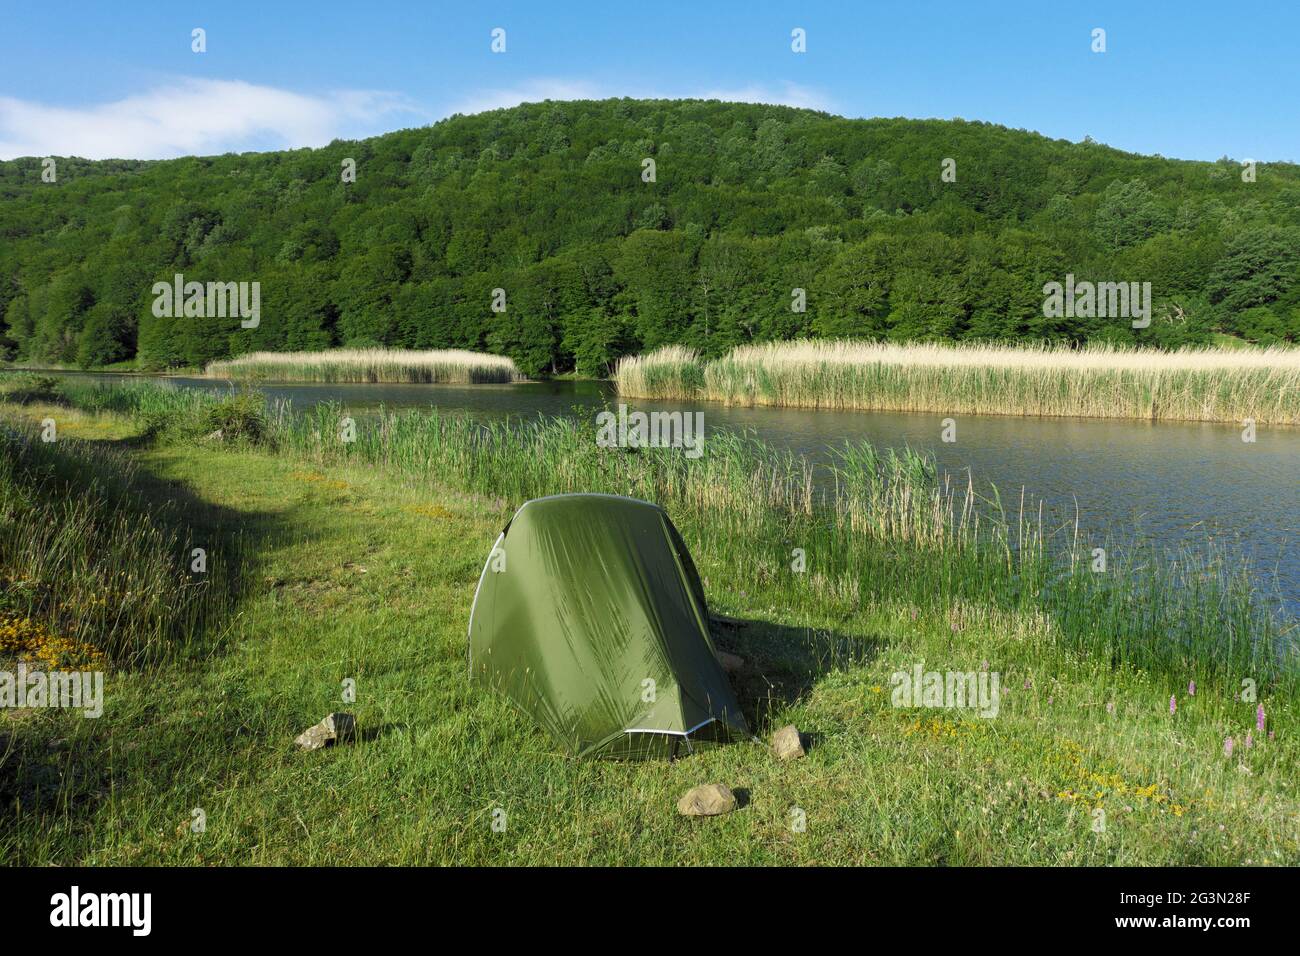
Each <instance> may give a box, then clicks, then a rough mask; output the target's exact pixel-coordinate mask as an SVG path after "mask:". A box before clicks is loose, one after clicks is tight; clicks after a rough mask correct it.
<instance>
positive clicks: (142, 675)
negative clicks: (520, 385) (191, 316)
mask: <svg viewBox="0 0 1300 956" xmlns="http://www.w3.org/2000/svg"><path fill="white" fill-rule="evenodd" d="M194 394H197V393H194ZM238 395H239V393H232V396H225V397H223V396H209V395H202V396H201V397H198V398H195V397H192V396H191V395H187V394H185V393H183V392H182V391H181V390H179V389H175V388H168V387H165V386H158V385H152V384H144V383H131V384H127V385H122V386H102V385H94V384H89V383H67V384H66V385H64V386H63V391H62V394H61V397H60V404H40V403H35V404H26V405H17V404H6V405H3V406H0V416H3V418H4V419H5V420H6V421H8V422H9V423H10V424H11V427H14V428H27V427H29V426H30V425H31V424H32V423H38V422H40V421H41V420H43V419H44V418H47V417H54V418H55V419H56V420H57V421H58V422H59V427H60V429H61V430H62V434H63V436H64V437H63V438H61V439H60V442H66V444H65V445H57V444H56V448H59V449H61V451H60V453H61V454H66V455H68V456H75V457H77V458H79V459H80V460H81V461H83V462H84V463H85V464H86V466H87V469H86V470H85V471H83V473H82V478H81V479H79V480H81V481H93V476H94V475H95V474H96V473H97V472H98V470H99V466H97V465H96V462H97V461H98V459H96V457H95V456H96V455H98V454H101V453H107V452H111V453H113V454H115V455H116V454H124V455H128V456H129V457H130V458H131V460H132V462H133V463H134V466H135V468H136V469H138V473H139V475H141V476H146V477H147V478H148V480H147V481H146V482H145V483H143V484H141V485H139V486H138V492H137V495H138V497H139V498H140V500H141V502H142V503H147V504H148V505H149V506H150V507H152V508H157V507H165V506H167V505H168V503H169V502H171V503H173V504H174V503H176V502H178V501H183V502H188V503H189V506H190V507H192V508H193V509H194V510H195V511H196V512H197V513H202V514H206V513H207V511H210V510H215V511H217V512H219V513H220V514H221V515H223V516H224V518H223V520H224V522H225V524H226V526H230V525H236V526H238V527H240V528H242V529H244V531H245V536H244V542H243V546H242V547H241V548H240V549H239V550H238V551H237V552H234V553H233V554H232V552H229V551H227V546H226V545H224V544H221V545H217V546H214V548H213V549H212V551H211V553H210V555H209V568H217V567H220V566H222V565H223V564H225V565H229V564H230V563H232V562H234V563H236V564H237V565H238V567H239V568H240V569H242V570H241V572H240V574H239V575H238V582H239V586H238V588H237V589H234V590H233V591H232V592H231V593H233V594H234V596H235V603H234V605H233V606H232V607H231V608H230V609H229V611H228V613H226V614H224V615H222V616H221V618H220V619H219V620H212V621H208V622H206V623H205V624H203V625H201V626H200V627H198V628H197V629H196V630H195V631H193V634H194V635H195V638H194V639H196V640H199V639H202V640H204V641H207V640H208V637H205V635H209V636H210V635H213V634H215V633H220V634H221V635H222V637H221V639H220V640H214V641H212V643H210V644H208V645H207V646H208V647H209V648H210V651H209V653H207V654H205V655H203V656H201V657H194V656H193V655H179V656H177V657H175V658H168V657H161V658H159V659H158V662H157V663H156V664H153V665H151V666H149V667H140V668H134V669H130V670H126V671H115V672H114V673H112V674H111V675H110V679H109V681H108V684H107V690H106V708H105V715H104V717H103V718H101V719H99V720H83V719H81V718H79V717H73V716H69V715H61V714H52V713H43V714H38V715H28V716H25V717H24V718H23V719H7V722H6V723H5V724H4V725H3V726H0V799H3V800H4V801H5V805H6V810H7V811H8V812H6V813H5V814H4V815H2V816H0V853H3V855H4V857H5V858H6V859H11V860H14V861H15V862H19V863H28V864H38V865H39V864H49V863H64V864H71V863H78V862H80V863H137V864H139V863H145V864H150V863H191V864H212V863H323V862H325V861H331V862H332V863H333V864H334V865H341V864H345V863H431V862H433V863H437V862H441V863H448V862H457V863H625V864H626V863H632V862H637V863H646V864H664V865H667V864H686V863H750V864H754V863H791V864H798V863H813V862H821V863H834V862H839V863H849V862H853V863H864V864H869V863H894V864H900V863H902V864H907V863H912V864H915V863H928V864H936V863H947V864H989V863H1010V864H1015V863H1022V864H1023V863H1039V864H1054V865H1068V864H1125V863H1127V864H1246V863H1251V864H1261V865H1268V864H1284V865H1294V864H1296V863H1297V862H1298V861H1300V844H1298V843H1297V832H1300V831H1297V828H1296V825H1295V824H1296V821H1297V818H1298V816H1300V798H1298V797H1297V794H1296V793H1295V792H1294V789H1293V788H1292V786H1291V782H1292V781H1294V779H1295V776H1296V772H1297V769H1298V764H1300V750H1298V749H1297V747H1296V744H1295V742H1294V740H1293V737H1294V734H1295V733H1296V731H1297V730H1300V714H1298V713H1297V711H1296V703H1295V701H1296V696H1295V689H1296V677H1295V664H1296V661H1295V657H1294V652H1293V651H1289V650H1287V648H1288V647H1291V646H1293V645H1291V644H1289V643H1288V642H1289V641H1291V640H1293V638H1294V634H1288V633H1286V632H1285V631H1284V628H1286V627H1287V626H1288V625H1287V624H1286V623H1285V622H1282V621H1279V620H1277V619H1275V618H1273V617H1272V616H1271V614H1270V613H1269V612H1268V611H1267V610H1266V608H1265V607H1264V605H1263V604H1262V603H1261V602H1260V601H1259V600H1258V596H1257V595H1254V594H1252V592H1251V591H1250V586H1249V584H1248V583H1247V580H1246V578H1245V577H1244V576H1243V575H1241V574H1240V569H1239V568H1237V567H1236V565H1235V563H1233V562H1223V561H1219V560H1217V559H1216V557H1215V556H1214V554H1213V553H1212V552H1209V553H1207V555H1203V556H1202V558H1201V559H1200V560H1199V561H1197V560H1190V561H1182V560H1179V561H1177V562H1171V561H1168V560H1164V559H1161V558H1160V557H1159V556H1158V555H1134V556H1133V558H1132V560H1131V561H1127V560H1125V559H1121V558H1119V557H1118V556H1117V558H1116V560H1115V561H1114V562H1113V563H1112V564H1111V566H1110V568H1109V570H1108V571H1107V573H1105V574H1094V573H1092V572H1091V571H1090V570H1089V569H1088V568H1087V565H1086V563H1085V559H1084V557H1083V556H1082V555H1083V554H1086V549H1087V547H1089V546H1090V545H1091V544H1093V542H1074V541H1073V540H1072V539H1071V537H1070V536H1068V535H1066V536H1065V537H1064V538H1061V537H1060V536H1058V535H1056V534H1054V533H1053V531H1052V529H1049V528H1043V527H1041V525H1040V524H1039V521H1038V519H1037V513H1036V511H1035V509H1033V508H1032V507H1030V506H1025V507H1021V506H1017V507H1015V508H1011V509H1004V508H1002V507H1000V506H999V505H998V504H997V503H996V502H990V501H983V500H979V499H978V498H977V497H975V496H973V492H972V490H971V489H970V488H968V487H957V486H945V485H943V484H942V483H940V482H938V481H937V479H936V478H935V474H934V470H933V466H932V464H931V463H930V462H929V461H928V460H926V459H924V458H922V457H919V456H916V455H912V454H886V453H880V452H878V451H876V450H875V449H873V448H871V447H870V446H866V445H855V446H848V447H846V448H845V449H844V452H843V454H842V455H841V456H840V459H839V461H838V463H837V465H836V467H835V470H834V472H833V473H832V474H831V476H830V477H831V481H830V483H829V485H825V484H819V483H815V482H813V481H812V480H811V475H810V474H809V466H808V465H807V464H806V463H804V462H803V460H802V459H797V458H793V457H790V456H785V455H780V454H775V453H773V452H772V451H771V450H769V449H767V448H766V447H765V446H762V445H760V444H759V443H757V442H755V441H752V440H749V439H746V438H744V437H743V436H731V437H727V436H724V435H722V434H717V435H711V436H710V439H709V445H708V447H707V449H706V453H705V454H704V456H702V457H701V458H699V459H696V460H692V459H687V458H685V457H684V456H682V455H680V454H675V453H674V452H673V450H671V449H641V450H625V449H609V448H600V447H598V446H596V445H595V442H594V440H593V436H592V429H591V428H590V427H588V426H587V425H585V424H584V423H582V422H578V421H574V420H538V421H536V422H532V423H514V424H504V423H500V424H494V425H482V424H478V423H475V422H473V421H472V420H469V419H467V418H463V417H456V416H446V415H442V414H439V413H437V412H436V411H407V412H385V413H383V414H381V415H379V416H377V417H358V418H357V419H355V420H354V424H355V426H356V440H355V441H344V440H342V437H343V436H344V435H346V434H348V430H347V428H346V427H345V423H344V421H343V419H344V418H345V417H351V416H349V415H348V414H347V410H346V409H343V408H341V407H338V406H318V407H317V408H316V409H315V410H314V411H312V412H311V413H308V414H304V415H292V414H290V412H289V410H288V409H287V408H286V407H284V406H282V405H276V406H272V407H263V408H262V409H261V421H262V422H263V423H264V428H263V429H262V430H261V431H260V432H259V433H258V434H256V435H250V436H247V437H245V438H239V439H235V440H227V439H226V438H225V437H224V436H223V437H221V438H215V437H213V436H212V435H210V434H202V433H201V429H199V428H195V427H193V425H192V424H191V423H192V421H193V420H194V418H195V416H201V415H208V417H209V418H210V417H212V416H213V415H216V416H217V417H220V416H219V415H218V414H217V413H204V412H203V411H202V406H203V405H208V404H210V405H214V406H215V405H221V404H222V403H225V402H229V401H231V400H232V398H233V397H238ZM245 396H246V397H245V398H244V399H243V400H244V401H246V402H254V401H255V396H252V395H250V394H249V393H245ZM124 442H125V443H124ZM102 467H103V470H104V471H105V472H116V470H117V469H116V466H113V467H109V466H107V465H104V466H102ZM819 488H820V489H822V490H820V491H819V490H818V489H819ZM69 490H70V489H69ZM571 490H584V491H610V492H615V493H622V494H630V495H635V496H638V497H643V498H647V499H651V500H656V501H659V502H660V503H662V504H664V505H665V507H667V508H668V510H669V511H670V513H671V514H672V517H673V520H674V522H675V523H676V524H677V525H678V527H679V529H680V530H681V531H682V534H683V537H684V538H685V540H686V541H687V543H688V546H689V547H690V549H691V552H692V555H693V556H694V558H695V561H696V563H697V565H698V566H699V570H700V573H701V575H702V577H703V579H704V582H705V588H706V593H707V595H708V598H709V601H710V604H711V607H712V608H713V609H714V610H715V611H717V612H721V613H723V614H726V615H728V616H729V617H731V618H734V619H735V620H736V621H737V622H738V623H733V624H731V625H728V626H727V627H726V628H724V629H723V630H720V631H719V633H718V640H719V641H720V642H721V643H722V644H723V646H724V647H725V648H726V649H728V650H730V651H732V652H734V653H737V654H740V655H741V656H743V657H744V658H745V660H746V664H745V667H744V668H743V669H742V670H741V671H740V672H739V673H738V674H737V675H736V676H735V677H734V678H733V681H734V683H735V685H736V688H737V692H738V695H739V697H740V698H741V700H742V703H743V706H745V708H746V710H747V712H748V714H749V716H750V717H751V718H752V721H753V725H754V727H755V728H756V729H757V731H758V732H759V733H762V734H767V733H770V731H771V730H773V729H774V728H775V727H777V726H780V725H782V724H784V723H790V722H793V723H796V724H798V726H799V727H800V728H801V729H804V730H805V731H806V732H807V733H808V734H809V735H810V736H811V740H812V746H811V749H810V752H809V755H808V757H807V758H805V759H804V760H802V761H799V762H798V763H796V764H779V763H777V762H775V761H774V760H772V758H771V757H770V755H769V754H768V753H767V751H766V749H765V748H763V747H762V746H759V745H748V744H741V745H736V746H733V747H727V748H721V749H718V750H712V751H708V752H705V753H701V754H698V755H694V756H692V757H689V758H686V759H683V760H680V761H677V762H675V763H665V762H656V763H646V764H618V763H614V764H609V763H586V762H580V761H570V760H566V759H564V758H562V757H561V756H558V755H556V754H554V753H553V752H552V751H551V748H550V746H549V744H548V742H547V741H546V739H545V738H544V736H543V735H542V734H541V733H540V732H539V731H538V730H537V729H536V728H535V727H533V726H532V725H531V724H529V723H528V722H527V721H526V720H524V719H522V718H521V717H520V716H519V715H518V714H517V713H516V712H515V711H514V710H513V709H512V708H510V707H509V705H507V704H505V703H504V702H502V701H500V700H498V699H496V698H494V697H493V696H491V695H489V694H484V693H481V692H478V691H473V690H471V688H470V687H469V685H468V682H467V681H466V680H465V676H464V625H465V621H466V620H467V617H468V614H469V608H470V603H471V601H472V598H473V593H474V587H475V583H476V581H477V579H478V575H479V572H480V570H481V567H482V562H483V560H484V558H485V557H486V553H487V550H488V549H489V548H490V546H491V542H492V541H493V539H494V538H495V536H496V533H497V532H498V531H499V530H500V527H501V525H502V523H503V521H505V520H507V519H508V518H509V516H510V514H512V513H513V510H514V509H515V508H516V507H517V506H518V505H519V504H520V503H521V502H522V501H523V500H525V499H527V498H530V497H535V496H538V495H541V494H548V493H556V492H563V491H571ZM64 497H65V498H67V497H70V495H68V494H67V493H65V494H64ZM195 502H202V503H203V504H202V506H198V505H195V504H194V503H195ZM205 509H207V510H205ZM187 543H188V542H187ZM1079 547H1082V548H1083V549H1084V551H1083V552H1079V551H1078V548H1079ZM795 548H799V549H802V550H803V552H804V555H805V558H806V568H805V570H803V571H796V570H795V569H794V566H793V565H792V552H793V549H795ZM164 550H167V549H164ZM6 591H7V589H6ZM917 664H921V665H923V668H924V669H925V670H927V671H929V670H939V671H945V670H949V669H953V670H962V671H981V670H984V669H987V670H990V671H993V672H997V673H998V674H999V675H1000V678H1001V686H1002V688H1003V689H1004V691H1005V693H1004V695H1003V697H1002V698H1001V702H1000V709H999V713H998V716H997V717H995V718H991V719H982V718H978V717H975V716H973V715H972V714H970V713H969V712H966V711H954V710H942V709H940V710H916V709H902V708H896V707H893V706H891V685H890V680H891V675H892V674H893V673H894V672H896V671H909V672H910V671H911V670H912V669H913V667H914V666H915V665H917ZM348 678H351V679H352V680H353V681H354V682H355V687H356V701H355V703H354V704H351V705H349V709H352V710H354V711H355V712H356V715H357V719H358V726H359V727H360V728H361V734H360V737H359V740H358V741H357V742H356V743H355V744H351V745H344V746H340V747H338V748H334V749H331V750H327V751H322V752H319V753H316V754H299V753H294V752H293V751H292V749H291V747H290V741H291V740H292V738H293V736H294V735H295V734H296V733H298V732H299V731H300V730H301V729H302V728H304V727H306V726H308V725H309V724H311V723H314V722H315V721H317V720H319V718H320V716H321V715H322V714H323V713H325V712H328V711H330V710H335V709H339V707H340V705H339V704H338V699H339V693H340V684H341V682H342V681H344V680H345V679H348ZM1247 678H1248V679H1249V680H1250V682H1251V684H1250V686H1251V687H1252V688H1253V690H1252V692H1251V696H1254V695H1255V694H1256V693H1257V697H1256V699H1247V697H1246V695H1245V694H1244V692H1243V686H1245V685H1243V679H1247ZM1193 682H1194V686H1193ZM1260 708H1262V710H1261V709H1260ZM55 738H57V739H59V740H60V741H62V742H61V743H60V744H59V746H57V747H53V746H51V745H50V743H49V742H50V741H51V740H53V739H55ZM1229 738H1230V739H1231V740H1232V741H1234V745H1233V747H1231V748H1227V747H1226V741H1227V740H1228V739H1229ZM1228 749H1231V754H1228V753H1227V750H1228ZM67 767H75V768H76V772H75V773H71V774H65V775H62V776H61V775H60V770H61V769H63V768H67ZM703 779H710V780H713V779H717V780H722V781H725V782H728V783H729V784H730V785H731V786H733V788H735V787H740V788H742V789H744V790H746V791H748V794H749V798H748V803H747V805H746V806H745V807H744V808H743V809H742V810H741V811H740V812H738V813H736V814H733V815H731V816H729V817H727V818H724V819H719V820H713V821H708V822H707V824H706V825H704V826H700V825H698V821H690V820H683V819H682V818H680V817H678V816H677V815H676V814H675V812H674V809H673V806H674V802H675V800H676V798H677V797H678V796H680V793H681V792H683V791H684V790H685V789H687V788H688V787H690V786H692V785H694V784H696V783H698V782H699V781H700V780H703ZM195 807H199V808H201V809H202V810H203V811H204V815H205V819H206V830H205V832H203V833H201V834H200V833H195V832H193V831H192V829H191V828H190V826H189V824H190V822H191V820H192V810H193V808H195ZM792 807H798V808H800V809H802V810H804V811H805V813H806V815H807V820H808V825H807V827H806V829H804V830H802V831H795V830H792V829H791V828H790V826H789V820H790V811H791V808H792ZM497 808H501V809H504V810H505V811H506V814H507V819H508V821H509V823H508V826H507V827H506V829H505V831H504V832H500V831H499V830H497V829H494V827H493V820H494V819H495V818H496V817H495V815H494V813H493V811H494V809H497ZM1098 808H1101V809H1102V810H1104V820H1105V827H1104V829H1103V830H1102V831H1101V832H1097V831H1096V830H1095V829H1094V827H1095V823H1096V820H1097V819H1098V815H1097V814H1096V813H1095V812H1094V811H1095V810H1096V809H1098Z"/></svg>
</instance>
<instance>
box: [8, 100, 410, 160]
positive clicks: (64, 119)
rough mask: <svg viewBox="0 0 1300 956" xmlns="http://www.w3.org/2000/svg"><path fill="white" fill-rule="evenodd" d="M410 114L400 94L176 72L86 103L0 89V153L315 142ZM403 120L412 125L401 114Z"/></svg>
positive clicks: (154, 152)
mask: <svg viewBox="0 0 1300 956" xmlns="http://www.w3.org/2000/svg"><path fill="white" fill-rule="evenodd" d="M395 114H406V115H407V116H408V117H409V116H412V115H414V116H417V117H419V119H418V120H417V121H418V122H427V121H428V117H427V116H424V115H423V114H421V113H420V111H419V110H417V109H415V108H414V107H413V106H411V104H410V103H409V102H408V101H406V100H405V99H404V98H402V97H400V96H398V95H396V94H393V93H383V92H377V91H366V90H343V91H339V92H334V93H329V94H326V95H322V96H306V95H303V94H301V93H292V92H289V91H288V90H280V89H275V88H274V87H269V86H255V85H253V84H251V83H244V82H241V81H233V80H180V81H178V82H177V83H176V84H175V85H172V86H169V87H163V88H158V89H154V90H150V91H149V92H146V93H141V94H137V95H134V96H128V97H126V98H125V99H121V100H117V101H116V102H112V103H104V104H100V105H96V106H87V107H59V106H46V105H44V104H41V103H33V102H30V101H26V100H19V99H14V98H12V97H0V159H13V158H15V157H18V156H81V157H84V158H86V159H120V158H127V159H166V158H170V157H175V156H192V155H211V154H214V153H224V152H231V151H235V152H239V151H242V150H250V149H284V148H289V147H301V146H323V145H325V144H326V143H328V142H329V141H330V140H332V139H335V138H336V137H344V138H353V137H356V136H365V135H373V134H375V133H381V132H386V131H387V130H389V129H392V128H394V127H395V125H396V122H395V120H394V116H395ZM407 125H412V124H411V122H410V121H409V120H408V123H407Z"/></svg>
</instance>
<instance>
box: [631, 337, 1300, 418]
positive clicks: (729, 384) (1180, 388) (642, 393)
mask: <svg viewBox="0 0 1300 956" xmlns="http://www.w3.org/2000/svg"><path fill="white" fill-rule="evenodd" d="M615 381H616V383H617V385H618V390H619V393H620V394H622V395H625V396H629V397H637V398H661V399H670V400H693V399H701V398H703V399H709V400H712V401H721V402H726V403H728V404H738V405H788V406H801V407H809V408H839V409H853V408H857V409H882V410H894V411H936V412H948V413H952V414H961V413H966V414H985V415H990V414H991V415H1061V416H1082V417H1088V418H1142V419H1153V420H1156V419H1166V420H1183V421H1219V422H1227V421H1232V422H1241V421H1244V420H1245V419H1248V418H1249V419H1253V420H1254V421H1255V422H1256V423H1257V424H1297V423H1300V350H1297V349H1290V348H1268V349H1256V348H1249V349H1237V348H1231V349H1230V348H1211V349H1184V350H1180V351H1177V352H1159V351H1154V350H1146V349H1124V348H1112V347H1090V348H1087V349H1077V350H1071V349H1062V348H1052V347H1047V346H1044V347H1038V348H1031V347H1023V346H995V345H957V346H953V345H928V344H910V345H890V344H879V343H867V342H851V341H840V342H813V341H801V342H774V343H768V344H765V345H752V346H742V347H740V348H737V349H735V350H733V351H732V352H730V353H729V354H727V355H725V356H723V357H721V358H719V359H715V360H713V361H710V362H702V361H701V360H699V359H698V358H697V357H696V356H695V355H694V354H693V353H691V352H689V351H686V350H683V349H680V348H677V347H671V348H669V349H663V350H660V351H657V352H652V353H650V354H649V355H645V356H638V357H631V358H627V359H624V360H623V361H622V362H621V363H620V364H619V366H618V368H617V370H616V372H615Z"/></svg>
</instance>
